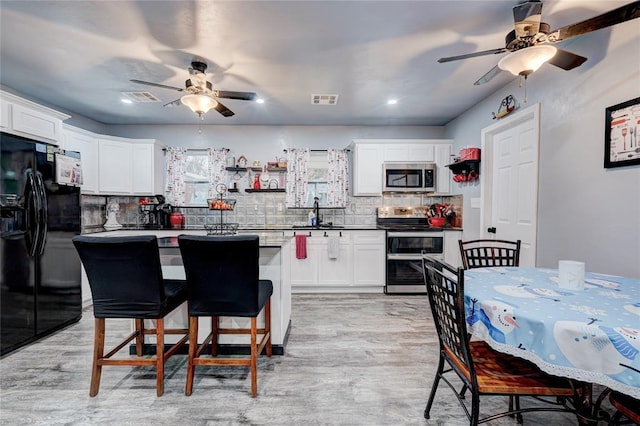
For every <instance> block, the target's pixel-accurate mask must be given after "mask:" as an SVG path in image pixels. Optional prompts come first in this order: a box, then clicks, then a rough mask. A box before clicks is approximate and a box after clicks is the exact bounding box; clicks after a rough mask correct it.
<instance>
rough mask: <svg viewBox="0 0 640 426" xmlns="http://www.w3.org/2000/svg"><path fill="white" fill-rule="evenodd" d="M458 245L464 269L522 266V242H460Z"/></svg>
mask: <svg viewBox="0 0 640 426" xmlns="http://www.w3.org/2000/svg"><path fill="white" fill-rule="evenodd" d="M458 244H459V246H460V256H461V257H462V267H463V268H464V269H473V268H486V267H489V266H520V244H521V241H520V240H517V241H507V240H470V241H462V240H458Z"/></svg>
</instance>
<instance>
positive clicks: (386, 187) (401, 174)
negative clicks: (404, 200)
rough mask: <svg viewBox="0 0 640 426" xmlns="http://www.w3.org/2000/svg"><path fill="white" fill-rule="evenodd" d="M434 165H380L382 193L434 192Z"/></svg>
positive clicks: (393, 163) (404, 162)
mask: <svg viewBox="0 0 640 426" xmlns="http://www.w3.org/2000/svg"><path fill="white" fill-rule="evenodd" d="M436 170H437V166H436V163H429V162H419V163H410V162H406V161H386V162H384V163H382V179H383V181H382V192H435V191H436Z"/></svg>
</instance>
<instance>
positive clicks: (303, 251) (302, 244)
mask: <svg viewBox="0 0 640 426" xmlns="http://www.w3.org/2000/svg"><path fill="white" fill-rule="evenodd" d="M306 258H307V236H306V235H296V259H306Z"/></svg>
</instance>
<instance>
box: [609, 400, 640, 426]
mask: <svg viewBox="0 0 640 426" xmlns="http://www.w3.org/2000/svg"><path fill="white" fill-rule="evenodd" d="M609 402H611V405H613V407H614V408H615V409H616V412H615V413H614V414H613V416H611V420H610V421H609V425H623V424H635V425H640V401H639V400H637V399H635V398H632V397H630V396H628V395H624V394H622V393H620V392H611V394H609ZM623 418H626V420H624V419H623Z"/></svg>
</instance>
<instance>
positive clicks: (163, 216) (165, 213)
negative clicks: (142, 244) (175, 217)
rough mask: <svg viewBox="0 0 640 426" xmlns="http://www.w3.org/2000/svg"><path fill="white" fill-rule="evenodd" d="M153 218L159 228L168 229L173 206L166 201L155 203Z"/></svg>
mask: <svg viewBox="0 0 640 426" xmlns="http://www.w3.org/2000/svg"><path fill="white" fill-rule="evenodd" d="M154 213H155V220H156V223H157V224H158V228H159V229H170V228H171V223H170V222H169V217H170V216H171V213H173V206H172V205H171V204H168V203H162V204H157V205H156V208H155V212H154Z"/></svg>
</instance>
